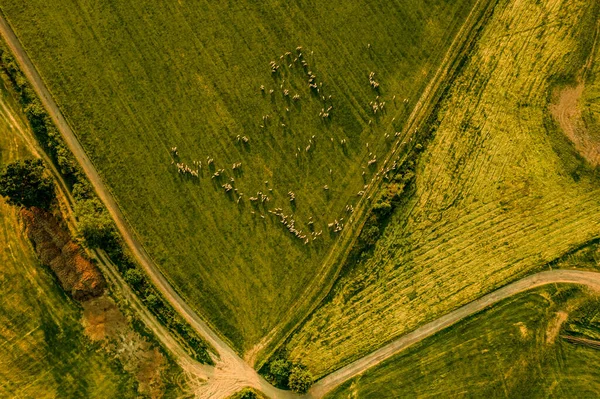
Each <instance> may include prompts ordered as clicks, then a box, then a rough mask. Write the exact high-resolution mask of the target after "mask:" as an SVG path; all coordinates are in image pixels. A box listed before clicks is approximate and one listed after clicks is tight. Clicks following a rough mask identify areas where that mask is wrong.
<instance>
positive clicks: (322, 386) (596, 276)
mask: <svg viewBox="0 0 600 399" xmlns="http://www.w3.org/2000/svg"><path fill="white" fill-rule="evenodd" d="M555 283H561V284H578V285H584V286H587V287H589V288H592V289H594V290H597V291H600V272H589V271H580V270H550V271H544V272H540V273H536V274H533V275H531V276H528V277H524V278H522V279H520V280H518V281H515V282H514V283H511V284H508V285H506V286H504V287H502V288H500V289H498V290H496V291H494V292H492V293H490V294H487V295H485V296H483V297H481V298H479V299H477V300H475V301H473V302H470V303H468V304H466V305H464V306H462V307H460V308H458V309H456V310H454V311H453V312H450V313H448V314H446V315H445V316H442V317H440V318H438V319H436V320H434V321H432V322H430V323H427V324H425V325H423V326H421V327H419V328H417V329H416V330H414V331H413V332H411V333H409V334H406V335H403V336H402V337H400V338H398V339H396V340H395V341H392V342H391V343H389V344H387V345H386V346H384V347H382V348H380V349H378V350H376V351H375V352H372V353H370V354H368V355H367V356H364V357H362V358H360V359H358V360H356V361H355V362H353V363H350V364H349V365H347V366H345V367H342V368H341V369H339V370H337V371H335V372H333V373H331V374H329V375H328V376H326V377H324V378H322V379H321V380H319V381H317V382H316V383H315V385H313V387H312V388H311V389H310V391H309V393H308V395H306V398H321V397H323V396H324V395H325V394H327V393H328V392H330V391H331V390H333V389H334V388H336V387H337V386H339V385H341V384H342V383H344V382H346V381H348V380H349V379H351V378H353V377H356V376H358V375H360V374H362V373H364V372H365V371H366V370H368V369H370V368H371V367H374V366H376V365H378V364H379V363H381V362H383V361H385V360H387V359H389V358H390V357H392V356H394V355H395V354H397V353H399V352H401V351H403V350H404V349H406V348H408V347H409V346H412V345H414V344H416V343H417V342H419V341H422V340H424V339H425V338H427V337H430V336H432V335H434V334H435V333H438V332H440V331H442V330H444V329H446V328H448V327H450V326H451V325H453V324H456V323H457V322H459V321H460V320H462V319H464V318H466V317H469V316H471V315H473V314H475V313H478V312H480V311H482V310H484V309H485V308H487V307H489V306H491V305H494V304H496V303H498V302H500V301H502V300H504V299H506V298H509V297H511V296H513V295H516V294H519V293H521V292H524V291H527V290H530V289H533V288H536V287H540V286H542V285H547V284H555Z"/></svg>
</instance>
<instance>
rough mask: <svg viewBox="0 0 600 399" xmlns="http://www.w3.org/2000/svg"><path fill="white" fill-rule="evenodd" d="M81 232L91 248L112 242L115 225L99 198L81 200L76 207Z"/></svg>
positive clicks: (78, 226)
mask: <svg viewBox="0 0 600 399" xmlns="http://www.w3.org/2000/svg"><path fill="white" fill-rule="evenodd" d="M75 216H77V220H78V224H77V228H78V229H79V234H80V235H81V237H82V238H83V239H84V240H85V242H86V244H87V245H88V246H89V247H90V248H102V247H105V246H106V245H107V244H110V243H112V241H113V240H114V236H115V234H116V229H115V225H114V223H113V221H112V219H111V218H110V215H109V214H108V212H107V211H106V210H105V209H104V207H103V206H102V204H101V203H100V200H98V199H97V198H93V199H88V200H84V201H79V202H78V203H77V205H76V207H75Z"/></svg>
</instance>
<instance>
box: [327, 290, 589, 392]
mask: <svg viewBox="0 0 600 399" xmlns="http://www.w3.org/2000/svg"><path fill="white" fill-rule="evenodd" d="M589 294H590V293H589V292H586V291H582V290H581V289H579V288H576V287H569V286H566V285H560V286H559V287H557V288H544V289H538V290H535V291H532V292H528V293H524V294H520V295H518V296H516V297H514V298H510V299H508V300H506V301H503V302H501V303H500V304H498V305H496V306H494V307H493V308H492V309H489V310H487V311H485V312H483V313H481V314H478V315H475V316H473V317H471V318H469V319H467V320H464V321H462V322H460V323H459V324H458V325H456V326H454V327H452V328H450V329H449V330H446V331H443V332H441V333H439V334H436V335H435V336H433V337H430V338H428V339H427V340H425V341H423V342H421V343H419V344H418V345H416V346H415V347H413V348H410V349H409V350H408V351H406V352H405V353H402V354H401V355H397V356H395V357H393V358H391V359H389V360H388V361H386V362H384V363H382V364H381V365H379V366H377V367H376V368H374V369H372V370H369V371H368V372H366V373H365V374H363V375H361V376H360V377H357V378H354V379H352V380H350V381H348V382H346V383H345V384H344V385H343V386H341V387H339V388H338V389H336V390H335V391H334V392H331V393H330V394H329V395H327V396H326V398H329V399H332V398H338V399H342V398H344V399H346V398H348V399H350V398H361V399H370V398H378V399H383V398H439V397H442V398H464V397H470V398H549V397H551V398H573V397H578V398H593V397H596V396H597V395H598V392H599V391H600V371H599V370H600V351H598V349H597V348H594V347H589V346H585V345H580V344H575V343H573V342H569V341H568V340H567V339H565V338H564V337H565V336H574V334H576V335H577V336H578V337H585V338H586V339H590V338H591V339H592V340H595V339H597V337H598V333H599V330H598V327H599V326H600V324H599V321H600V319H599V314H598V309H599V307H598V306H599V305H600V303H599V301H598V296H597V294H594V293H592V295H589Z"/></svg>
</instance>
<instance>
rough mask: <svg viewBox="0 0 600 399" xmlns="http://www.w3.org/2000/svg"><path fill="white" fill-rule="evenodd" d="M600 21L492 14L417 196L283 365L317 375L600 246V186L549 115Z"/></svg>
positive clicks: (521, 5)
mask: <svg viewBox="0 0 600 399" xmlns="http://www.w3.org/2000/svg"><path fill="white" fill-rule="evenodd" d="M598 10H599V3H598V2H597V1H584V0H574V1H555V2H551V3H549V2H536V1H533V0H531V1H530V0H511V1H506V0H503V1H500V2H499V4H498V5H497V7H496V10H495V12H494V15H493V16H492V17H491V19H490V21H489V22H488V24H487V26H486V27H485V28H484V29H483V30H482V32H481V34H480V37H479V40H478V42H477V44H476V45H475V46H474V48H473V49H472V52H471V54H470V56H469V59H468V60H466V62H465V64H464V66H463V68H462V71H461V72H460V74H459V76H458V77H457V78H456V79H455V81H454V82H453V84H452V86H451V87H450V88H449V92H448V94H447V96H446V98H445V99H444V100H443V101H442V103H441V105H440V111H439V113H438V115H437V119H438V121H439V126H438V127H437V129H436V131H435V132H434V138H433V139H432V141H431V142H430V143H429V145H428V147H427V150H426V151H425V152H424V153H423V155H422V156H421V158H420V161H419V166H418V171H417V177H416V193H415V194H414V196H413V197H412V199H411V200H410V201H409V202H408V204H407V205H406V206H404V207H402V208H401V209H399V210H398V211H396V213H395V214H394V215H393V217H392V220H391V222H390V223H389V225H388V226H387V228H386V230H385V232H384V234H383V236H382V238H381V239H380V240H379V242H378V245H377V246H376V247H375V249H374V251H373V253H372V256H370V257H366V258H364V259H362V260H361V261H359V262H358V263H357V264H356V265H355V266H353V267H352V268H351V270H350V271H349V272H348V273H347V274H346V276H345V277H344V278H343V280H341V281H340V282H338V283H337V285H336V287H335V289H334V292H333V294H332V295H331V296H330V298H329V301H328V302H326V303H324V304H323V305H322V306H321V307H320V308H319V309H317V310H316V311H315V312H314V313H313V315H312V316H311V318H310V319H309V320H308V321H307V322H306V323H305V324H304V326H303V327H301V328H300V330H299V331H297V332H296V333H295V334H294V335H293V336H292V338H291V339H290V340H289V341H288V343H287V346H286V348H285V349H286V350H287V352H288V353H289V357H290V358H291V360H293V361H296V362H303V363H304V364H305V365H306V366H308V367H309V369H310V370H311V371H312V372H313V374H315V376H317V377H318V376H322V375H324V374H327V373H328V372H330V371H332V370H334V369H336V368H339V367H340V366H341V365H343V364H345V363H347V362H349V361H351V360H353V359H355V358H358V357H360V356H361V355H363V354H365V353H367V352H369V351H372V350H374V349H376V348H378V347H380V346H382V345H383V344H385V343H386V342H389V341H391V340H393V339H394V338H395V337H398V336H400V335H402V334H405V333H407V332H409V331H411V330H413V329H415V328H416V327H418V326H419V325H422V324H424V323H425V322H427V321H430V320H432V319H435V318H437V317H439V316H441V315H443V314H446V313H447V312H449V311H450V310H452V309H454V308H456V307H458V306H460V305H462V304H465V303H467V302H469V301H471V300H473V299H475V298H477V297H480V296H482V295H483V294H485V293H487V292H489V291H491V290H493V289H494V288H496V287H499V286H501V285H503V284H506V283H507V282H509V281H512V280H515V279H517V278H519V277H522V276H524V275H526V274H529V273H532V272H534V271H536V270H539V269H540V268H542V267H543V266H544V265H545V264H546V263H548V262H550V261H552V260H554V259H556V258H558V257H560V256H561V255H563V254H564V253H566V252H568V251H569V250H571V249H573V248H575V247H578V246H580V245H582V244H584V243H586V242H588V241H589V240H591V239H594V238H597V237H598V236H599V235H600V216H599V215H600V213H599V212H600V184H599V182H598V180H597V178H595V177H594V176H593V175H594V174H593V172H591V169H590V168H589V167H587V166H585V164H584V161H583V159H582V157H580V156H579V155H578V154H577V153H576V152H575V149H574V147H573V146H572V145H571V144H570V142H569V141H568V140H567V139H566V138H565V137H564V136H563V134H562V132H561V131H560V129H559V127H558V124H557V123H556V122H555V121H554V120H553V118H552V117H551V115H550V112H549V102H550V101H551V98H552V92H553V91H554V89H555V88H560V87H564V86H565V85H566V84H570V83H572V82H574V81H575V79H576V77H577V75H578V73H579V71H580V70H581V68H582V67H583V65H584V63H585V62H586V59H587V57H588V55H589V53H590V50H591V48H592V44H593V43H592V42H593V39H594V35H593V32H594V31H595V26H596V23H597V20H596V17H597V15H598ZM594 102H597V98H596V99H594Z"/></svg>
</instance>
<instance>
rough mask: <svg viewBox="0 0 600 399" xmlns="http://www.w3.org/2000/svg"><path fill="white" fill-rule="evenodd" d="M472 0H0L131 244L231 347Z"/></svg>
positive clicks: (295, 262)
mask: <svg viewBox="0 0 600 399" xmlns="http://www.w3.org/2000/svg"><path fill="white" fill-rule="evenodd" d="M473 3H474V1H473V0H461V1H444V0H434V1H429V2H422V1H417V0H410V1H392V2H390V1H377V2H369V1H363V0H361V1H356V0H343V1H338V2H333V3H332V2H328V1H310V0H308V1H301V2H286V3H282V2H278V1H263V2H260V3H256V2H247V1H242V2H235V3H215V2H190V1H179V2H156V1H150V0H141V1H136V2H133V3H132V2H111V1H101V2H98V1H90V0H56V1H52V2H48V1H42V0H31V1H28V2H23V1H19V0H2V1H0V8H1V10H2V12H3V13H4V14H5V15H6V17H7V19H8V20H9V21H10V23H11V24H12V26H13V28H14V29H15V31H16V33H17V35H18V36H19V38H20V40H21V41H22V42H23V44H24V46H25V48H26V49H27V51H28V53H29V55H30V56H31V58H32V59H33V61H34V62H35V64H36V66H37V68H38V69H39V70H40V72H41V75H42V77H43V78H44V80H45V81H46V83H47V84H48V86H49V88H50V90H51V91H52V93H53V95H54V96H55V97H56V99H57V102H58V103H59V105H60V106H61V108H62V110H63V112H64V114H65V116H66V118H67V119H68V120H69V122H70V123H71V124H72V126H73V128H74V130H75V132H76V133H77V134H78V137H79V139H80V141H81V142H82V144H83V146H84V147H85V149H86V151H88V153H89V155H90V157H91V158H92V160H93V162H94V164H95V166H96V168H97V169H98V170H99V171H100V173H101V175H102V177H103V178H104V179H105V182H106V183H107V184H108V186H109V187H110V188H111V189H112V191H113V194H114V195H115V197H116V199H117V201H118V203H119V205H120V207H121V208H122V210H123V212H124V214H125V215H126V217H127V219H128V221H129V222H130V223H131V225H132V226H133V228H134V229H135V231H136V233H137V234H138V235H139V238H140V240H141V242H142V243H143V244H144V246H145V248H146V249H147V250H148V252H149V253H150V255H151V256H152V257H153V259H154V260H155V261H156V262H157V263H158V265H159V266H160V268H161V270H162V271H163V272H164V274H165V276H167V278H168V279H169V280H170V281H171V282H172V284H173V285H174V286H175V287H176V288H177V290H178V291H179V293H180V294H181V295H182V296H183V297H184V298H185V299H186V300H187V301H188V302H189V303H190V304H191V305H192V306H193V307H194V308H196V309H197V310H199V311H200V313H201V314H203V315H204V317H206V319H207V320H208V321H209V322H210V323H211V324H212V325H214V326H215V327H216V328H217V329H218V331H219V332H221V333H222V334H223V335H224V336H225V337H226V338H228V339H229V341H230V342H231V343H232V344H233V346H234V347H235V348H236V349H237V350H238V351H240V352H244V351H246V350H248V349H250V348H252V347H253V346H254V345H255V344H256V343H257V342H259V340H260V339H261V337H263V336H265V335H266V334H267V333H268V332H269V331H271V330H272V329H273V328H274V327H275V326H276V325H278V323H283V322H285V320H282V318H283V315H284V314H285V312H286V310H287V309H288V308H289V307H290V306H291V305H292V304H293V303H294V302H295V301H296V300H297V299H298V298H300V297H302V295H303V294H304V290H305V289H306V287H308V286H309V283H310V281H311V279H312V278H313V277H314V276H315V275H316V274H317V273H319V272H320V270H319V265H320V264H321V261H322V260H323V258H324V256H325V255H326V254H327V251H328V249H329V248H330V246H331V244H332V243H333V242H334V241H335V237H336V234H337V233H336V232H334V231H333V230H335V229H336V228H338V227H340V228H341V226H343V224H344V223H345V222H344V221H343V220H342V218H346V219H347V218H348V217H349V213H347V211H346V209H347V208H346V207H347V205H352V204H353V203H354V202H355V201H356V200H357V199H358V197H357V193H358V192H359V191H361V190H362V189H363V185H364V184H365V182H367V181H369V180H370V179H371V177H372V174H373V173H375V171H376V165H377V161H376V158H379V159H381V158H383V157H384V155H385V153H386V152H387V150H388V149H389V148H390V147H391V145H392V143H393V142H394V140H395V139H396V137H395V132H396V131H400V130H401V127H402V125H403V123H404V121H405V120H406V118H407V116H408V114H409V113H410V109H411V108H412V105H413V104H414V103H415V101H416V99H417V98H418V97H419V95H420V93H421V91H422V89H423V88H424V87H425V85H426V84H427V82H428V80H429V79H430V78H431V76H432V75H433V73H434V72H435V70H436V67H437V65H438V63H439V62H440V60H441V58H442V57H443V55H444V53H445V50H446V49H447V47H448V45H449V43H450V41H451V39H452V38H453V36H454V33H455V32H456V31H457V29H458V28H459V27H460V26H461V24H462V22H463V21H464V18H465V17H466V15H467V14H468V13H469V11H470V9H471V6H472V5H473ZM174 147H176V149H175V148H174ZM370 161H371V167H369V166H368V163H369V162H370ZM200 162H201V164H200ZM196 174H197V175H198V176H196ZM242 194H243V195H242ZM293 198H295V199H293ZM291 199H293V200H292V201H290V200H291ZM269 211H270V212H269ZM282 221H283V222H285V223H282ZM336 221H337V223H336ZM330 223H331V224H333V226H332V227H331V228H329V227H328V224H330Z"/></svg>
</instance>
